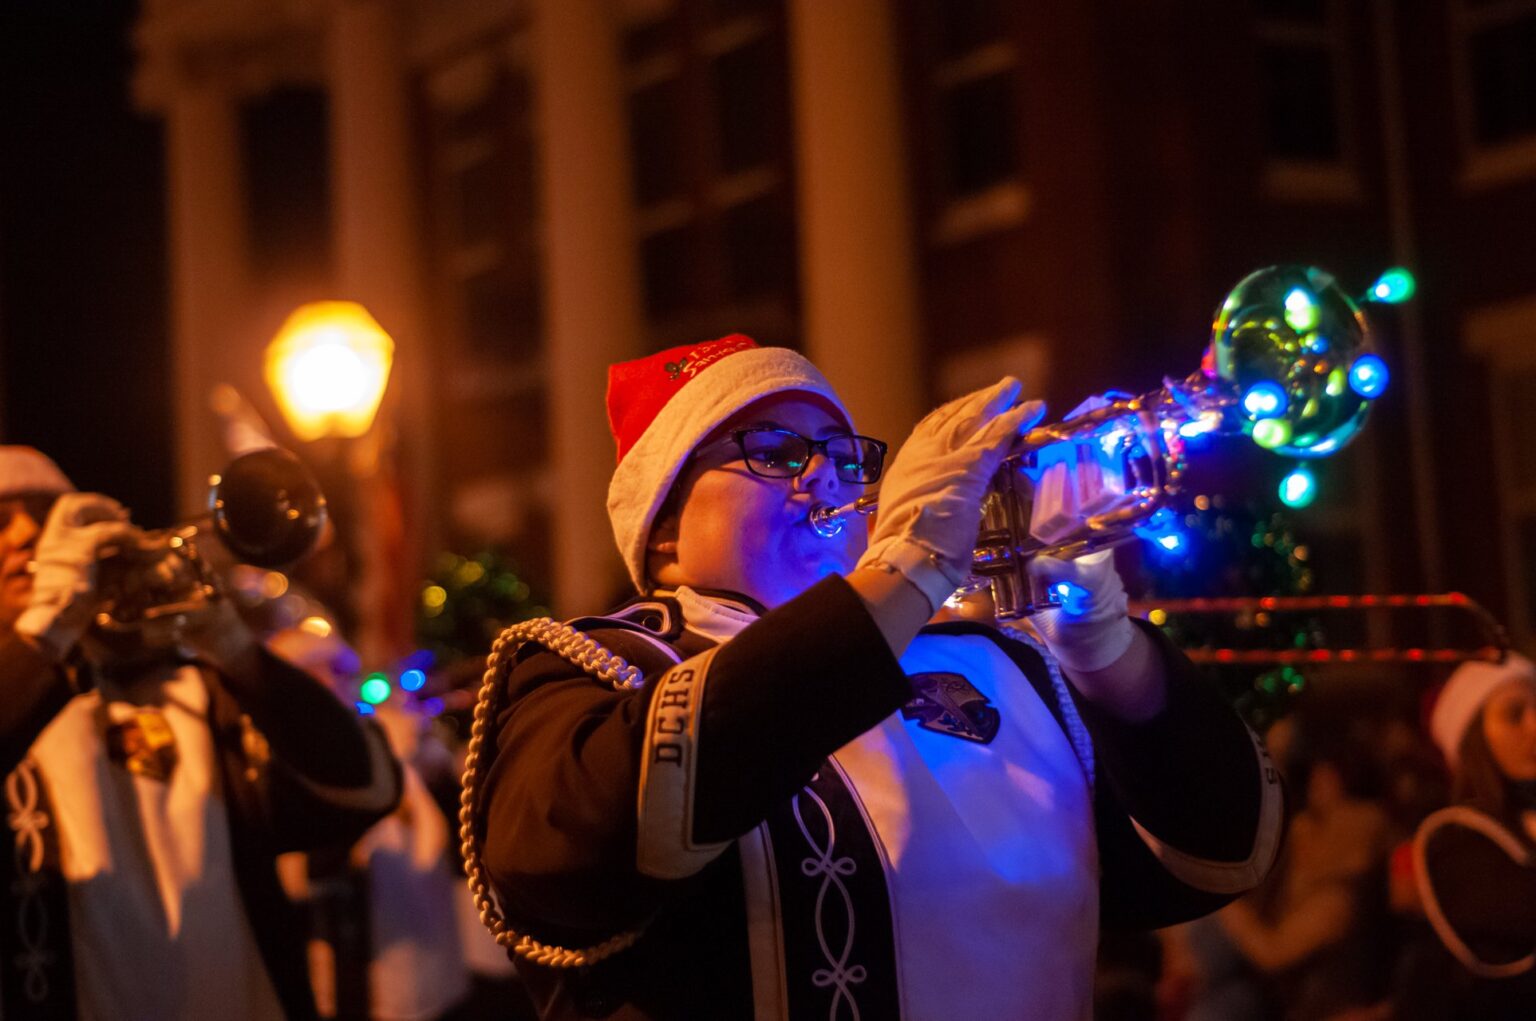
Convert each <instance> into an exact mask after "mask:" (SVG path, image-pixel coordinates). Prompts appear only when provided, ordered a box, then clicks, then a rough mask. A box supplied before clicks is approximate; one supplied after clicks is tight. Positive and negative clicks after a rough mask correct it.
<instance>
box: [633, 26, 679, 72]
mask: <svg viewBox="0 0 1536 1021" xmlns="http://www.w3.org/2000/svg"><path fill="white" fill-rule="evenodd" d="M679 38H680V36H679V25H678V20H677V18H676V17H675V16H674V17H666V18H657V19H656V20H655V21H647V22H645V23H643V24H636V25H631V26H630V27H629V29H628V31H626V32H625V33H624V60H625V62H626V63H630V64H633V63H636V62H637V61H641V60H646V59H648V58H650V57H656V56H661V55H664V54H665V53H666V52H667V51H668V50H670V49H672V48H673V47H675V46H677V44H678V39H679Z"/></svg>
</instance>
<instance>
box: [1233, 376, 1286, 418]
mask: <svg viewBox="0 0 1536 1021" xmlns="http://www.w3.org/2000/svg"><path fill="white" fill-rule="evenodd" d="M1287 403H1288V401H1287V400H1286V397H1285V390H1284V389H1283V388H1282V387H1281V386H1280V384H1279V383H1276V382H1274V381H1273V380H1269V379H1265V380H1260V381H1259V382H1257V383H1255V384H1253V385H1252V386H1250V387H1249V388H1248V392H1247V393H1245V394H1243V410H1244V411H1246V412H1247V413H1248V417H1249V418H1274V417H1275V416H1276V415H1283V414H1285V407H1286V404H1287Z"/></svg>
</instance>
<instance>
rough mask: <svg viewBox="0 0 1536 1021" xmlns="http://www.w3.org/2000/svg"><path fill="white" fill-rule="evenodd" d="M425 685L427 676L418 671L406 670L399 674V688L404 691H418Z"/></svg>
mask: <svg viewBox="0 0 1536 1021" xmlns="http://www.w3.org/2000/svg"><path fill="white" fill-rule="evenodd" d="M426 683H427V675H426V674H425V673H423V672H422V671H420V670H406V671H404V672H403V673H401V674H400V687H401V688H403V689H405V690H406V691H420V690H421V689H422V688H423V687H425V686H426Z"/></svg>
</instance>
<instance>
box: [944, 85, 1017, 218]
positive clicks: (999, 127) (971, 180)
mask: <svg viewBox="0 0 1536 1021" xmlns="http://www.w3.org/2000/svg"><path fill="white" fill-rule="evenodd" d="M1012 89H1013V77H1012V75H1010V74H1007V73H1003V74H994V75H988V76H987V77H985V78H978V79H976V80H974V81H969V82H964V83H962V84H960V85H956V86H955V87H953V88H951V89H948V90H946V91H945V92H944V93H942V94H941V96H940V100H939V101H940V103H941V104H942V117H943V123H944V132H945V139H944V141H945V148H944V155H945V176H946V183H947V185H948V188H947V191H948V193H949V195H950V196H951V197H952V198H963V197H964V196H967V195H973V194H975V193H977V192H980V191H984V190H985V189H987V188H989V187H991V186H992V185H995V184H998V183H1000V182H1002V181H1004V180H1006V179H1008V178H1010V177H1012V176H1013V175H1014V173H1015V172H1016V171H1017V169H1018V167H1017V159H1016V157H1015V155H1014V153H1015V148H1014V124H1015V118H1014V103H1013V92H1012Z"/></svg>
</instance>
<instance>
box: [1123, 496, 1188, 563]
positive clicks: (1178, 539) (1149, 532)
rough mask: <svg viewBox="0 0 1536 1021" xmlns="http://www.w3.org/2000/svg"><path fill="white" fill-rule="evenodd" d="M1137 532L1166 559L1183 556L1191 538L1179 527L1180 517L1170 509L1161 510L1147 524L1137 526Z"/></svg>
mask: <svg viewBox="0 0 1536 1021" xmlns="http://www.w3.org/2000/svg"><path fill="white" fill-rule="evenodd" d="M1135 532H1136V534H1137V535H1138V536H1140V537H1141V538H1143V539H1145V540H1147V542H1149V543H1151V544H1152V548H1153V549H1154V550H1156V551H1157V552H1158V553H1159V554H1160V555H1162V556H1164V557H1177V556H1180V555H1182V554H1183V553H1184V551H1185V549H1186V547H1187V545H1188V541H1189V537H1188V536H1186V535H1185V534H1184V530H1183V529H1182V528H1180V527H1179V519H1178V517H1177V516H1176V515H1175V514H1174V513H1173V510H1172V508H1169V507H1163V508H1160V509H1159V510H1158V511H1156V512H1155V513H1154V514H1153V515H1152V516H1151V517H1150V518H1148V519H1147V520H1146V521H1145V522H1143V523H1142V524H1140V525H1137V526H1136V528H1135Z"/></svg>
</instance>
